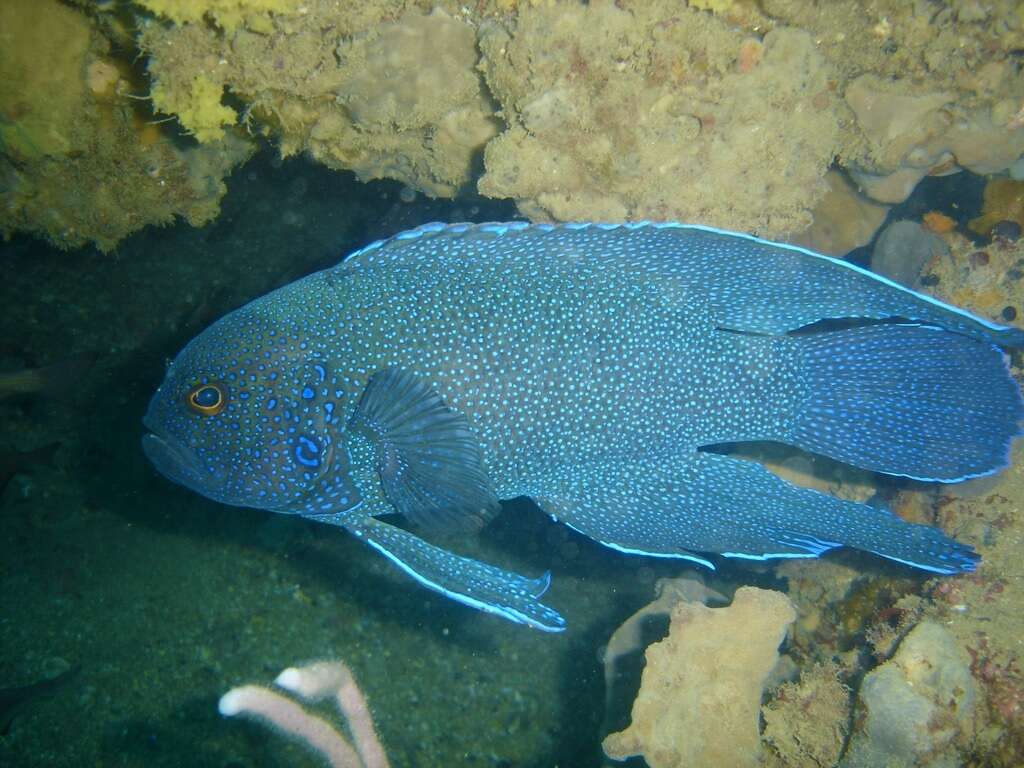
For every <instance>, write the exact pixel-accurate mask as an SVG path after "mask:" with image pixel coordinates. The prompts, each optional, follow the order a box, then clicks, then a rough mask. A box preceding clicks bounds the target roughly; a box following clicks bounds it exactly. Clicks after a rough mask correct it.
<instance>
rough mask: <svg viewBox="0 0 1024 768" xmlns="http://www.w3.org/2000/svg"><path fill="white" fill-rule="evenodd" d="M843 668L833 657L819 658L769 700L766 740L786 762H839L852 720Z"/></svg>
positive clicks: (825, 767)
mask: <svg viewBox="0 0 1024 768" xmlns="http://www.w3.org/2000/svg"><path fill="white" fill-rule="evenodd" d="M841 672H842V670H841V669H840V668H839V666H838V665H836V664H834V663H832V662H826V663H824V664H816V665H814V666H813V667H811V668H810V669H808V670H806V671H805V672H804V673H803V674H802V675H801V676H800V680H799V682H795V683H786V684H785V685H783V686H781V687H780V688H779V689H778V690H777V691H776V692H775V695H774V696H773V697H772V699H771V700H770V701H769V702H768V703H767V704H766V705H765V706H764V708H763V714H764V722H765V726H764V742H765V744H766V745H768V747H769V749H770V750H771V752H772V754H773V755H774V756H777V758H778V760H779V762H780V763H781V765H785V766H794V767H795V766H800V767H801V768H802V767H803V766H818V768H830V766H833V765H835V764H836V761H837V760H838V759H839V755H840V752H841V751H842V748H843V746H844V745H845V743H846V736H847V729H848V724H849V720H850V690H849V688H847V687H846V685H845V684H843V682H842V680H841V679H840V675H841Z"/></svg>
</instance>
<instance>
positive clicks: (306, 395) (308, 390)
mask: <svg viewBox="0 0 1024 768" xmlns="http://www.w3.org/2000/svg"><path fill="white" fill-rule="evenodd" d="M315 395H316V392H314V391H313V388H312V387H304V388H303V389H302V399H303V400H312V399H313V397H314V396H315Z"/></svg>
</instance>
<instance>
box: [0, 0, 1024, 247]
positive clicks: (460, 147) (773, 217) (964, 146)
mask: <svg viewBox="0 0 1024 768" xmlns="http://www.w3.org/2000/svg"><path fill="white" fill-rule="evenodd" d="M28 5H31V4H27V3H23V2H20V0H18V1H15V0H12V2H11V3H7V4H5V6H4V8H5V10H4V13H5V14H6V16H5V24H4V27H5V28H6V29H19V27H18V26H17V24H18V18H19V14H22V16H23V15H24V10H23V8H24V7H27V6H28ZM41 7H42V11H41V12H43V13H46V14H49V15H50V16H52V21H51V22H50V23H47V24H45V25H44V24H38V25H36V27H35V32H34V33H33V34H34V36H33V35H32V34H29V31H27V30H26V31H24V32H19V33H18V39H19V40H25V41H29V40H31V41H32V43H31V45H29V46H26V47H24V48H23V47H22V46H20V45H17V46H4V47H3V49H2V51H3V53H2V54H0V67H2V68H3V73H4V75H5V78H4V79H5V80H6V81H7V83H8V85H6V86H5V87H4V89H2V90H0V114H2V117H3V122H2V129H3V132H2V134H0V135H2V137H3V144H2V146H0V150H2V156H3V160H2V162H3V165H2V180H3V183H4V185H5V187H7V188H8V189H10V190H12V191H13V195H9V196H10V197H11V198H12V199H13V200H14V201H15V202H14V203H13V204H9V205H7V206H5V209H4V215H3V219H2V220H0V224H2V226H3V231H4V232H7V233H10V232H13V231H16V230H28V231H35V232H40V233H43V234H45V235H46V236H48V237H50V239H51V240H53V241H54V242H56V243H58V244H61V245H63V246H65V247H74V246H77V245H80V244H82V243H85V242H90V241H91V242H95V243H97V244H99V245H101V247H104V248H109V247H112V246H113V245H114V244H115V243H116V242H117V241H118V239H120V238H121V237H123V236H124V235H125V234H127V233H128V232H130V231H132V230H133V229H135V228H138V227H140V226H144V225H145V224H148V223H161V222H164V221H167V220H169V219H170V218H171V217H173V216H175V215H181V216H184V217H186V218H187V219H188V220H189V221H190V222H192V223H195V224H200V223H203V222H205V221H208V220H209V219H210V218H212V217H213V216H215V215H216V210H217V209H216V203H217V199H218V198H219V194H220V187H219V184H220V183H221V179H222V178H223V176H224V174H225V173H226V170H227V169H229V168H230V167H232V166H233V165H234V164H236V163H237V162H239V161H240V160H242V159H244V158H245V156H246V154H247V152H248V151H249V150H248V147H249V146H250V145H251V142H252V140H253V139H254V138H255V137H263V138H265V139H266V140H268V141H270V142H271V143H272V144H274V145H275V146H276V147H277V149H278V151H279V152H280V153H281V155H282V156H288V155H291V154H294V153H297V152H307V153H309V154H310V155H311V156H312V157H314V158H315V159H316V160H318V161H320V162H322V163H324V164H326V165H327V166H329V167H331V168H334V169H344V170H350V171H353V172H355V173H356V174H357V175H358V176H359V177H360V178H362V179H374V178H391V179H397V180H399V181H401V182H402V183H404V184H406V185H407V186H409V187H410V188H411V189H414V190H418V191H420V192H423V193H425V194H427V195H430V196H436V197H452V196H455V195H457V194H459V193H460V192H462V191H466V190H472V189H474V188H476V189H478V190H479V192H480V193H482V194H483V195H486V196H490V197H501V198H511V199H513V200H515V201H516V203H517V204H518V206H519V209H520V211H521V212H522V213H523V214H524V215H525V216H527V217H529V218H531V219H534V220H562V221H564V220H572V219H613V220H621V219H678V220H683V221H691V222H701V223H705V224H712V225H716V226H721V227H725V228H729V229H737V230H744V231H752V232H756V233H758V234H761V235H765V236H770V237H776V238H791V239H793V240H795V241H799V242H804V243H809V244H812V245H814V246H815V247H822V249H823V250H828V251H830V252H835V253H841V252H844V251H845V250H848V249H849V248H851V247H854V246H855V245H859V244H861V243H863V242H867V241H868V240H870V238H871V235H872V234H873V232H874V230H875V229H876V228H877V227H878V225H879V224H880V222H881V218H882V216H884V211H885V208H884V205H887V204H892V203H897V202H900V201H902V200H904V199H905V198H906V197H907V196H908V195H909V194H910V193H911V192H912V191H913V189H914V188H915V186H916V185H917V183H918V182H919V181H920V180H921V179H922V178H924V177H925V176H927V175H935V174H948V173H954V172H956V171H958V170H961V169H969V170H971V171H973V172H976V173H997V172H1001V171H1004V170H1006V169H1008V168H1010V167H1013V166H1014V164H1015V163H1019V158H1020V157H1021V154H1022V153H1024V79H1022V78H1021V77H1020V76H1019V65H1018V62H1017V60H1016V58H1015V56H1014V52H1015V51H1018V50H1020V49H1021V48H1022V47H1024V18H1022V17H1021V14H1020V13H1019V9H1018V8H1017V6H1016V4H1015V3H1013V2H1011V1H1010V0H997V1H996V2H992V3H985V4H981V3H976V2H971V1H970V0H958V1H957V2H952V3H948V4H938V5H933V4H906V3H901V2H898V1H897V0H882V1H881V2H878V3H874V4H872V5H871V6H870V8H869V7H866V6H864V5H863V4H862V3H859V2H856V0H838V1H837V2H834V3H829V4H828V5H827V6H821V5H819V4H816V3H812V2H810V0H765V2H760V3H753V2H743V1H741V0H736V1H733V0H722V1H721V2H707V0H691V2H688V3H677V2H674V1H670V0H654V2H646V1H645V2H633V1H631V0H623V1H622V2H614V3H613V2H611V0H600V1H599V2H591V3H577V2H559V3H517V2H515V0H485V1H484V2H480V3H475V4H472V5H465V4H460V3H456V2H453V0H436V1H433V0H377V1H376V2H371V3H354V4H348V3H343V4H339V3H337V2H334V0H307V1H305V2H301V3H300V2H297V1H296V0H189V2H168V1H167V0H138V2H136V3H134V4H114V3H106V2H96V1H95V0H78V1H77V2H76V3H75V5H74V6H63V5H60V4H58V3H57V2H56V0H47V2H45V3H43V5H42V6H41ZM43 30H45V31H43ZM40 51H43V52H46V53H43V54H40ZM34 57H35V58H34ZM39 57H43V58H46V59H47V60H48V61H49V62H52V63H53V66H49V67H46V68H40V67H37V66H35V61H37V60H38V58H39ZM44 73H45V74H44ZM12 84H13V85H12ZM54 86H56V87H54ZM128 94H131V95H136V96H142V97H144V98H145V99H146V102H145V103H144V104H141V105H140V104H133V103H132V101H131V100H130V99H129V98H126V96H127V95H128ZM165 119H166V120H168V122H166V123H161V124H159V125H154V124H155V123H156V122H157V121H158V120H165ZM43 123H46V124H49V125H60V126H61V128H60V129H59V130H58V131H56V133H52V132H51V134H50V135H47V136H43V135H40V134H39V132H38V131H37V130H36V129H37V128H38V126H39V125H41V124H43ZM125 158H127V159H128V160H129V162H128V164H127V169H125V168H123V165H124V163H123V161H124V159H125ZM115 168H117V169H118V172H117V173H115V172H113V171H114V169H115ZM832 168H834V169H837V170H835V171H834V173H835V174H837V177H836V178H834V179H828V178H827V175H828V173H829V170H830V169H832ZM53 178H60V179H61V181H60V182H59V183H58V186H59V187H60V188H62V189H72V190H87V189H90V188H95V187H100V188H101V191H102V192H103V194H102V195H97V199H96V200H92V199H91V198H90V196H89V195H88V194H77V193H76V194H66V195H64V197H63V198H61V196H60V193H59V191H58V190H55V189H51V188H50V187H49V186H48V185H47V182H46V179H53ZM161 182H163V185H162V186H161ZM158 193H159V194H158ZM837 196H838V198H841V199H842V200H843V201H845V202H844V203H843V204H842V207H843V208H844V209H845V210H847V211H848V212H849V211H850V210H853V211H854V212H855V213H854V214H850V215H848V216H847V217H846V219H847V221H846V222H844V223H843V228H844V229H848V230H849V231H847V232H843V233H840V234H841V235H842V236H840V237H836V236H835V235H836V233H835V231H834V230H835V229H836V227H837V223H838V222H840V221H842V217H838V218H837V217H836V216H835V215H834V211H833V212H832V213H830V209H834V208H835V207H836V199H837ZM868 199H870V200H871V201H873V203H874V205H871V204H868V203H867V200H868ZM133 200H141V201H146V202H147V204H145V205H133V204H132V201H133ZM150 202H152V204H149V203H150ZM156 203H159V204H156ZM90 215H91V220H90ZM815 226H817V230H814V229H813V228H814V227H815ZM823 230H824V231H825V232H826V234H825V236H824V237H823V236H822V231H823ZM829 230H832V231H831V232H829Z"/></svg>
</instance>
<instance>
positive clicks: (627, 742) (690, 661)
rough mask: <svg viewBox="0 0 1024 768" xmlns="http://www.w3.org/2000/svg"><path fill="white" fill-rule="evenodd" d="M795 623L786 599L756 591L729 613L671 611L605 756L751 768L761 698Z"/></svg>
mask: <svg viewBox="0 0 1024 768" xmlns="http://www.w3.org/2000/svg"><path fill="white" fill-rule="evenodd" d="M795 617H796V614H795V612H794V610H793V606H792V605H791V604H790V602H789V599H788V598H786V596H785V595H783V594H782V593H780V592H772V591H770V590H762V589H757V588H754V587H741V588H740V589H738V590H737V591H736V595H735V597H734V598H733V602H732V605H730V606H728V607H727V608H708V607H706V606H704V605H702V604H700V603H679V604H678V605H676V607H675V608H674V609H673V611H672V619H671V625H670V627H669V634H668V637H667V638H665V639H664V640H662V641H661V642H658V643H654V644H653V645H651V646H650V647H649V648H648V649H647V653H646V658H647V666H646V668H645V669H644V672H643V679H642V682H641V684H640V693H639V694H638V695H637V699H636V701H635V702H634V704H633V714H632V722H631V723H630V725H629V727H628V728H627V729H626V730H624V731H622V732H620V733H615V734H612V735H610V736H608V737H607V738H606V739H605V740H604V750H605V753H606V754H607V755H608V756H609V757H612V758H614V759H619V760H621V759H625V758H626V757H630V756H633V755H643V756H644V759H645V760H646V761H647V764H648V765H650V766H651V768H663V767H664V768H667V767H668V766H679V765H686V766H691V768H700V766H721V765H729V766H735V767H736V768H743V766H753V765H756V763H757V760H758V756H759V754H760V751H761V747H760V737H759V735H758V719H759V716H760V709H761V695H762V691H763V688H764V684H765V681H766V679H767V678H768V676H769V674H770V673H771V671H772V669H773V667H774V666H775V663H776V661H777V660H778V658H779V656H778V649H779V643H781V642H782V640H783V638H784V637H785V635H786V628H787V627H788V626H789V625H790V624H791V623H792V622H793V620H794V618H795Z"/></svg>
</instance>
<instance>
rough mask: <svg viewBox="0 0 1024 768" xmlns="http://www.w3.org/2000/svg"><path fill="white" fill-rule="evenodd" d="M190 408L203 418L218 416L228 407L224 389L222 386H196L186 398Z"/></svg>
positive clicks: (210, 384) (209, 384) (208, 384)
mask: <svg viewBox="0 0 1024 768" xmlns="http://www.w3.org/2000/svg"><path fill="white" fill-rule="evenodd" d="M185 400H186V401H187V402H188V407H189V408H191V409H192V410H193V411H195V412H196V413H201V414H203V416H216V415H217V414H218V413H220V412H221V411H223V410H224V406H225V405H227V401H228V399H227V397H226V396H225V394H224V388H223V387H221V386H220V384H213V383H207V384H196V385H195V386H194V387H192V389H190V390H189V391H188V395H187V396H186V397H185Z"/></svg>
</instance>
